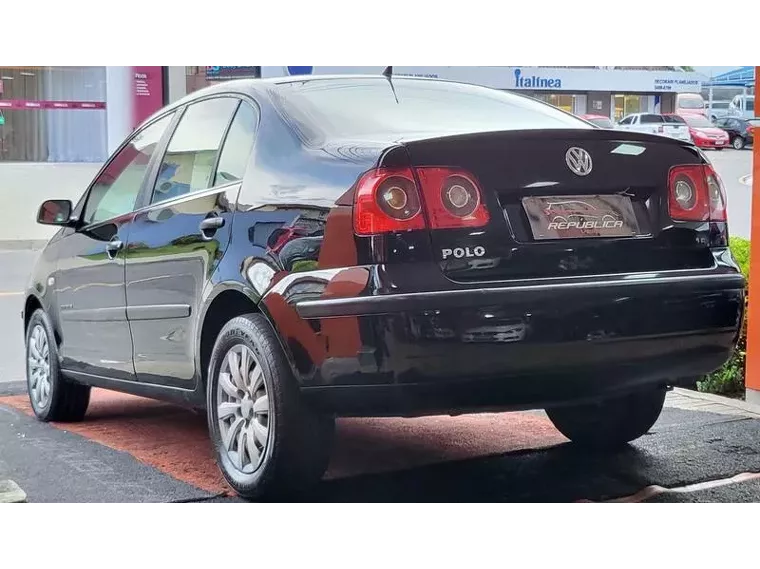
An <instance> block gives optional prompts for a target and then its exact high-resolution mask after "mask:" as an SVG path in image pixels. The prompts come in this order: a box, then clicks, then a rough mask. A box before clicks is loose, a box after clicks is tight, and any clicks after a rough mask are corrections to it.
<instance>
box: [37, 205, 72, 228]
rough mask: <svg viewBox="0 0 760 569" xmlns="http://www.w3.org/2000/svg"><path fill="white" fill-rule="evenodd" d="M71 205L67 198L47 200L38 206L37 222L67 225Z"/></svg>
mask: <svg viewBox="0 0 760 569" xmlns="http://www.w3.org/2000/svg"><path fill="white" fill-rule="evenodd" d="M71 210H72V205H71V202H70V201H69V200H47V201H46V202H43V203H42V205H41V206H40V210H39V212H38V213H37V223H41V224H42V225H62V226H65V225H69V224H70V223H71V221H72V219H71Z"/></svg>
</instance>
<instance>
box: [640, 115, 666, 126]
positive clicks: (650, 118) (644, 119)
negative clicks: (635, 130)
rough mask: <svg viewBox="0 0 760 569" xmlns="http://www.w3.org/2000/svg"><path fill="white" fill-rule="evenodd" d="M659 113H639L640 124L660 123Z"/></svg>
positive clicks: (661, 121)
mask: <svg viewBox="0 0 760 569" xmlns="http://www.w3.org/2000/svg"><path fill="white" fill-rule="evenodd" d="M662 123H663V120H662V117H661V116H660V115H641V124H662Z"/></svg>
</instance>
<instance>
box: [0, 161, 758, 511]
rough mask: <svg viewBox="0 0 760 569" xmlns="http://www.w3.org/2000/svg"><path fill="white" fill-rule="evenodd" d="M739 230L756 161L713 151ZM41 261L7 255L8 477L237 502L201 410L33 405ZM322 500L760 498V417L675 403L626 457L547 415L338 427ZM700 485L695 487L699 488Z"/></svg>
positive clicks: (126, 401)
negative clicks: (80, 412)
mask: <svg viewBox="0 0 760 569" xmlns="http://www.w3.org/2000/svg"><path fill="white" fill-rule="evenodd" d="M707 155H708V157H709V158H710V159H711V160H712V162H713V164H714V165H715V167H716V169H717V171H718V172H719V174H720V175H721V177H722V178H723V181H724V183H725V184H726V188H727V195H728V202H729V204H728V206H729V216H730V218H729V219H730V230H731V233H732V234H733V235H738V236H743V237H749V233H750V211H751V207H750V206H751V188H750V186H749V185H748V184H747V182H746V179H745V178H746V176H748V175H749V174H751V157H752V153H751V152H750V151H734V150H724V151H722V152H708V153H707ZM37 254H38V253H37V252H34V251H24V250H14V251H2V250H0V322H1V323H2V326H0V481H2V480H5V479H10V480H13V481H14V482H15V483H17V484H18V485H19V486H20V487H21V488H22V489H23V490H24V492H25V493H26V495H27V499H28V501H30V502H61V501H63V502H124V501H129V502H131V501H136V502H153V501H211V502H213V501H230V500H236V498H235V497H234V496H232V495H231V494H230V492H229V489H228V488H227V487H226V485H225V484H224V481H223V480H222V479H221V477H220V476H219V473H218V471H217V470H216V467H215V465H214V464H213V459H212V458H211V454H210V449H209V446H208V440H207V435H206V431H205V419H204V418H203V416H202V415H198V414H196V413H194V412H192V411H189V410H184V409H180V408H176V407H173V406H167V405H165V404H159V403H155V402H152V401H148V400H143V399H140V398H128V397H127V398H125V396H120V395H116V394H112V393H111V392H104V391H101V390H97V391H96V392H94V399H93V404H92V405H91V410H90V412H89V413H88V418H87V419H86V420H85V422H84V423H81V424H76V425H65V424H58V425H48V424H43V423H40V422H38V421H36V420H35V419H34V418H33V417H31V416H30V412H29V408H28V403H26V399H25V397H24V390H25V388H24V384H23V378H24V356H23V353H24V346H23V338H22V326H21V321H20V317H19V315H20V311H21V308H22V303H23V295H22V294H21V292H22V291H23V290H24V287H25V285H26V282H27V279H28V276H29V273H30V271H31V269H32V266H33V264H34V261H35V258H36V256H37ZM334 454H335V456H334V458H333V462H332V463H331V467H330V470H329V471H328V475H327V476H326V479H325V481H323V483H322V484H321V485H320V486H319V487H318V488H317V490H316V492H315V493H314V494H313V495H312V496H311V498H310V499H311V500H313V501H338V502H341V501H362V502H378V501H381V502H386V501H404V502H407V501H412V502H428V501H444V502H448V501H475V502H480V501H486V502H497V501H507V502H522V501H529V502H555V501H559V502H572V501H593V502H596V501H610V500H620V501H629V502H630V501H633V502H635V501H649V502H703V501H710V502H712V501H717V502H726V501H742V502H747V501H760V479H755V478H751V479H749V480H747V481H743V482H736V483H733V484H728V483H727V479H730V478H732V477H734V476H737V475H742V474H745V473H755V472H760V419H757V418H754V417H752V416H737V415H728V414H717V413H712V412H704V411H700V410H685V409H679V408H673V407H668V408H666V409H665V411H664V412H663V415H662V417H661V419H660V421H659V422H658V423H657V425H655V427H654V428H653V429H652V431H651V432H650V433H649V434H648V435H646V436H644V437H642V438H641V439H639V440H638V441H636V442H635V443H634V444H632V445H631V446H630V447H628V448H627V449H624V450H623V451H620V452H617V453H613V454H606V455H595V454H589V453H585V452H582V451H580V450H578V449H576V448H575V447H574V446H573V445H571V444H568V443H567V442H566V441H565V440H564V439H563V437H561V435H559V434H558V433H557V432H556V431H555V430H554V429H553V427H552V426H551V424H550V423H549V421H548V419H547V418H546V417H545V415H544V414H543V413H540V412H538V413H511V414H500V415H482V416H471V417H457V418H448V417H437V418H425V419H411V420H409V419H407V420H402V419H399V420H394V419H391V420H364V421H358V420H357V421H353V420H345V421H341V422H340V424H339V429H338V444H337V447H336V451H335V453H334ZM701 483H704V484H702V485H698V486H696V487H694V486H692V485H695V484H701Z"/></svg>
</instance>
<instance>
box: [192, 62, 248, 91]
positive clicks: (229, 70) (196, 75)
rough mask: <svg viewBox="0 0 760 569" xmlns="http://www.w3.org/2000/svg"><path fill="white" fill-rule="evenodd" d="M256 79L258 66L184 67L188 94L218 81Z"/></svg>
mask: <svg viewBox="0 0 760 569" xmlns="http://www.w3.org/2000/svg"><path fill="white" fill-rule="evenodd" d="M258 77H261V67H258V66H246V67H242V66H232V67H224V66H219V65H208V66H198V65H194V66H186V67H185V86H186V87H187V92H188V93H194V92H195V91H198V90H199V89H203V88H204V87H208V86H209V85H214V84H216V83H219V82H220V81H231V80H233V79H255V78H258Z"/></svg>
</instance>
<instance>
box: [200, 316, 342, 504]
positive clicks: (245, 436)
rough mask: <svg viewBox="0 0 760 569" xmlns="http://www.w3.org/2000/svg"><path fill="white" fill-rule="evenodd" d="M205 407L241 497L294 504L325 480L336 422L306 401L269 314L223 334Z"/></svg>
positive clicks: (222, 461) (241, 321) (243, 319)
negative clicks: (288, 499) (282, 499)
mask: <svg viewBox="0 0 760 569" xmlns="http://www.w3.org/2000/svg"><path fill="white" fill-rule="evenodd" d="M244 358H246V359H244ZM236 367H237V373H236V372H235V368H236ZM241 368H242V369H245V370H246V371H245V373H243V372H241V371H240V370H241ZM241 381H242V383H240V382H241ZM206 403H207V417H208V425H209V433H210V436H211V443H212V446H213V449H214V452H215V454H216V459H217V464H218V465H219V468H220V470H221V472H222V474H223V475H224V478H225V479H226V480H227V482H228V483H229V485H230V486H231V487H232V488H233V490H235V492H237V493H238V494H239V495H240V496H241V497H243V498H247V499H259V500H263V499H271V498H275V499H277V498H294V497H296V496H299V495H303V494H305V493H306V492H308V491H309V490H310V489H312V488H313V486H314V485H315V484H316V483H318V482H319V480H320V479H321V478H322V475H323V474H324V472H325V470H326V469H327V466H328V462H329V459H330V451H331V449H332V441H333V437H334V432H335V419H334V417H332V416H329V415H325V414H321V413H317V412H316V411H315V410H314V409H312V408H311V407H310V406H308V405H307V404H306V402H305V401H304V400H303V398H302V396H301V394H300V390H299V388H298V385H297V383H296V380H295V378H294V377H293V374H292V371H291V369H290V366H289V365H288V362H287V359H286V357H285V354H284V352H283V350H282V348H281V346H280V343H279V341H278V339H277V336H276V334H275V332H274V330H273V329H272V327H271V326H270V325H269V322H267V320H266V319H265V318H264V317H263V316H262V315H260V314H248V315H245V316H239V317H237V318H233V319H232V320H230V321H229V322H228V323H227V324H226V325H225V326H224V328H222V330H221V332H220V333H219V336H218V337H217V340H216V343H215V344H214V348H213V351H212V354H211V361H210V364H209V369H208V383H207V388H206Z"/></svg>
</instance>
